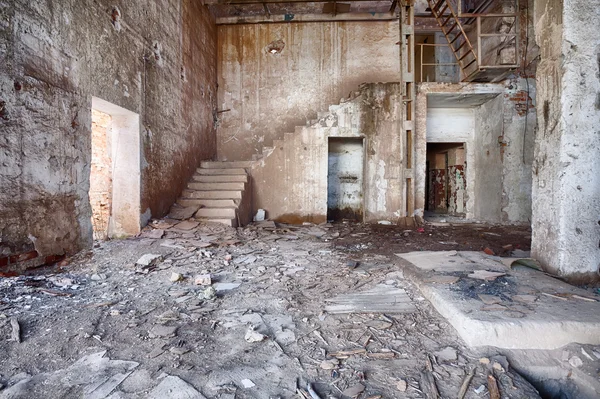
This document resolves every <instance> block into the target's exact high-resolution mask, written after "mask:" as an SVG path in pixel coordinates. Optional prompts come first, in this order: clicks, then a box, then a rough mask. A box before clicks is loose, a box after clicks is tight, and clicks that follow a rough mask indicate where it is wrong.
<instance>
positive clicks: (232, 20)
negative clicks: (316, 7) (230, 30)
mask: <svg viewBox="0 0 600 399" xmlns="http://www.w3.org/2000/svg"><path fill="white" fill-rule="evenodd" d="M397 20H398V18H397V17H396V16H395V15H391V14H390V13H387V12H386V13H373V14H372V13H347V14H337V15H335V16H334V15H331V14H329V15H328V14H287V15H271V16H270V17H269V18H267V17H265V16H264V15H252V16H246V17H242V16H239V17H223V18H217V25H238V24H239V25H243V24H276V23H286V22H287V23H289V22H292V23H298V22H333V21H338V22H352V21H373V22H377V21H397Z"/></svg>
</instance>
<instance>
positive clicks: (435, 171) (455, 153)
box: [425, 143, 467, 218]
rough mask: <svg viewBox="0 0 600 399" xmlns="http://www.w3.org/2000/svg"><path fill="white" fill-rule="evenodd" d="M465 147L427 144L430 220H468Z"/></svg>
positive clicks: (426, 189)
mask: <svg viewBox="0 0 600 399" xmlns="http://www.w3.org/2000/svg"><path fill="white" fill-rule="evenodd" d="M465 147H466V146H465V143H427V161H426V174H427V180H426V187H425V210H426V211H427V216H435V215H451V216H457V217H460V218H464V217H465V214H466V208H467V194H466V193H467V180H466V173H467V163H466V153H465Z"/></svg>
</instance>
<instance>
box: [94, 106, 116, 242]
mask: <svg viewBox="0 0 600 399" xmlns="http://www.w3.org/2000/svg"><path fill="white" fill-rule="evenodd" d="M111 124H112V118H111V116H110V115H108V114H105V113H103V112H100V111H96V110H95V109H93V110H92V165H91V170H90V205H91V206H92V226H93V228H94V238H95V239H97V240H99V239H105V238H106V237H107V231H108V221H109V218H110V210H111V199H112V162H111V156H110V151H111V146H110V134H111Z"/></svg>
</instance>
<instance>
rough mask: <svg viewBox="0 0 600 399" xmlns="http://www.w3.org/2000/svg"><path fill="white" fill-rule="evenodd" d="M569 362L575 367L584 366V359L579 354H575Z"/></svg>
mask: <svg viewBox="0 0 600 399" xmlns="http://www.w3.org/2000/svg"><path fill="white" fill-rule="evenodd" d="M569 364H570V365H571V366H573V367H575V368H579V367H581V366H583V360H581V358H580V357H579V356H573V357H572V358H570V359H569Z"/></svg>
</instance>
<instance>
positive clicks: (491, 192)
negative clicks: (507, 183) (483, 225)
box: [468, 96, 503, 223]
mask: <svg viewBox="0 0 600 399" xmlns="http://www.w3.org/2000/svg"><path fill="white" fill-rule="evenodd" d="M502 100H503V98H502V96H497V97H495V98H494V99H492V100H489V101H487V102H485V103H484V104H482V105H480V106H479V107H477V108H476V109H475V112H474V115H475V135H474V140H473V145H472V146H470V147H469V149H468V151H472V152H473V153H474V163H473V164H472V165H470V166H471V167H470V168H469V172H470V173H471V174H474V175H475V176H474V177H473V182H474V187H473V196H474V197H475V203H474V208H473V216H474V218H475V219H477V220H485V221H488V222H494V223H499V222H501V221H502V217H501V212H502V169H503V165H502V156H501V145H500V144H499V143H498V138H499V137H500V136H502V130H503V117H502Z"/></svg>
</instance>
